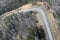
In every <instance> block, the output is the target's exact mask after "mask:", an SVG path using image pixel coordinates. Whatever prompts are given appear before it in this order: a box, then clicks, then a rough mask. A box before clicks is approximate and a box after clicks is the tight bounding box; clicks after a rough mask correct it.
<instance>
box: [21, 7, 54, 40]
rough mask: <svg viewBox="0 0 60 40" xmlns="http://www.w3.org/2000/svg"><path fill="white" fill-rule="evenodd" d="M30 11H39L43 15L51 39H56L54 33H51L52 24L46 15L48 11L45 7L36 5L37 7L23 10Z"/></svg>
mask: <svg viewBox="0 0 60 40" xmlns="http://www.w3.org/2000/svg"><path fill="white" fill-rule="evenodd" d="M28 11H34V12H38V13H39V14H40V15H42V18H43V21H44V23H45V25H46V29H47V33H48V37H49V40H54V39H53V36H52V33H51V30H50V27H49V25H50V24H49V23H48V21H47V20H48V19H47V16H46V13H47V11H44V9H43V8H41V7H35V8H31V9H26V10H23V11H22V12H28Z"/></svg>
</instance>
